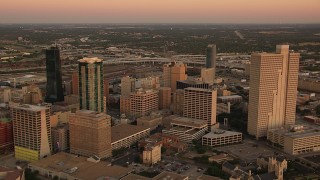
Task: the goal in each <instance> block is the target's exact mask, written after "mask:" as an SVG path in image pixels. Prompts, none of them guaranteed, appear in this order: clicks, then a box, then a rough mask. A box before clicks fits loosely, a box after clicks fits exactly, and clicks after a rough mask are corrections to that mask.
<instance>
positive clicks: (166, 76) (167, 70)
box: [163, 62, 187, 92]
mask: <svg viewBox="0 0 320 180" xmlns="http://www.w3.org/2000/svg"><path fill="white" fill-rule="evenodd" d="M186 70H187V66H186V65H185V64H183V63H176V62H171V63H169V64H164V65H163V87H171V91H172V92H175V91H176V89H177V88H176V87H177V81H180V80H186V79H187V75H186Z"/></svg>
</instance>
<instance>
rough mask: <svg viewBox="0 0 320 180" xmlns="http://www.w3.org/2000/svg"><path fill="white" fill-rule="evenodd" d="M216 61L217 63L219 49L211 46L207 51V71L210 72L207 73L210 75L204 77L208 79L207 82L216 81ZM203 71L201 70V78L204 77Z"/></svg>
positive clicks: (213, 45)
mask: <svg viewBox="0 0 320 180" xmlns="http://www.w3.org/2000/svg"><path fill="white" fill-rule="evenodd" d="M216 61H217V47H216V45H215V44H209V45H208V47H207V51H206V69H207V70H209V72H207V73H209V74H206V76H204V77H206V78H205V80H209V81H210V82H211V80H214V79H215V74H216V64H217V62H216ZM207 70H206V71H207ZM202 71H203V70H201V77H202V75H204V74H203V72H202ZM209 76H212V77H209ZM211 78H212V79H211Z"/></svg>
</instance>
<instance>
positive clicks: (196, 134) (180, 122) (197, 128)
mask: <svg viewBox="0 0 320 180" xmlns="http://www.w3.org/2000/svg"><path fill="white" fill-rule="evenodd" d="M207 127H208V124H207V122H206V121H203V120H199V119H192V118H186V117H180V116H175V118H173V119H172V121H171V123H170V127H168V128H165V129H163V130H162V133H163V134H169V135H175V136H178V137H179V141H182V142H185V143H192V141H193V140H199V139H200V138H201V137H202V136H203V135H204V134H205V131H206V129H207Z"/></svg>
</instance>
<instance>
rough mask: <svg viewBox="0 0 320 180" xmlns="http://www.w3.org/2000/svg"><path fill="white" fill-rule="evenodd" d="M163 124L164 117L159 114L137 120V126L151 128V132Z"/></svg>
mask: <svg viewBox="0 0 320 180" xmlns="http://www.w3.org/2000/svg"><path fill="white" fill-rule="evenodd" d="M161 124H162V116H161V115H160V114H157V113H151V114H150V115H149V116H142V117H140V118H138V119H137V126H142V127H146V128H150V130H154V129H156V128H157V127H158V126H159V125H161Z"/></svg>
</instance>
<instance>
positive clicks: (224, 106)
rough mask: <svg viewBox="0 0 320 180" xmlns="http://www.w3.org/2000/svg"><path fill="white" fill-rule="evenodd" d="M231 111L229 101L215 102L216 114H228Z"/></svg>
mask: <svg viewBox="0 0 320 180" xmlns="http://www.w3.org/2000/svg"><path fill="white" fill-rule="evenodd" d="M230 111H231V104H230V102H227V103H217V115H219V114H222V113H227V114H230Z"/></svg>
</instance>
